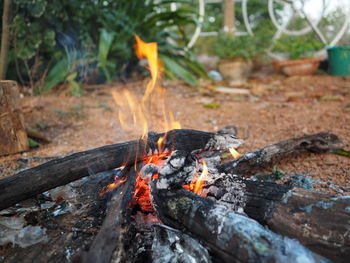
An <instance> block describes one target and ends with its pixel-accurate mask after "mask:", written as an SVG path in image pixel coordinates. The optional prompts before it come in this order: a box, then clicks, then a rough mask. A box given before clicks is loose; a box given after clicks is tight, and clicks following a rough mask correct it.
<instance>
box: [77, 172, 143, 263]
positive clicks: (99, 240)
mask: <svg viewBox="0 0 350 263" xmlns="http://www.w3.org/2000/svg"><path fill="white" fill-rule="evenodd" d="M124 170H127V171H128V178H127V181H126V182H125V183H124V184H122V185H121V186H120V187H118V188H117V189H116V190H115V191H114V192H113V195H112V198H111V200H110V202H109V203H108V207H107V212H106V217H105V219H104V221H103V224H102V226H101V229H100V231H99V233H98V234H97V235H96V237H95V239H94V241H93V243H92V245H91V246H90V249H89V251H88V252H86V253H84V254H83V255H82V262H86V263H90V262H110V261H111V259H112V256H113V254H117V257H118V258H119V259H121V258H123V257H124V258H125V256H126V255H125V251H124V247H123V240H122V237H123V234H124V232H125V231H126V230H127V223H128V216H127V214H128V211H127V205H128V203H129V202H130V201H131V200H132V194H133V190H134V186H135V179H136V172H135V170H134V168H130V169H128V168H126V169H124Z"/></svg>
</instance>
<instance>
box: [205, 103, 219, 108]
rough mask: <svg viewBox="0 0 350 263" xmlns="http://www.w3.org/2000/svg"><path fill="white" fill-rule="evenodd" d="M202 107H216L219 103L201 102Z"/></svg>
mask: <svg viewBox="0 0 350 263" xmlns="http://www.w3.org/2000/svg"><path fill="white" fill-rule="evenodd" d="M203 106H204V108H208V109H217V108H219V107H220V104H218V103H206V104H203Z"/></svg>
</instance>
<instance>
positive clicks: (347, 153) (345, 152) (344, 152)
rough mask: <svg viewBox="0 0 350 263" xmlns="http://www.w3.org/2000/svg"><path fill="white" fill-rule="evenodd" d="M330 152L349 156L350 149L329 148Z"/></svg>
mask: <svg viewBox="0 0 350 263" xmlns="http://www.w3.org/2000/svg"><path fill="white" fill-rule="evenodd" d="M331 153H334V154H337V155H341V156H345V157H348V158H350V151H347V150H344V149H336V150H331Z"/></svg>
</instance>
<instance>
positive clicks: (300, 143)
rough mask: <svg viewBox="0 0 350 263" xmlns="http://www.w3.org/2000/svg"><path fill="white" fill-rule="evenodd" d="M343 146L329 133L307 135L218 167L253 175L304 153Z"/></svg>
mask: <svg viewBox="0 0 350 263" xmlns="http://www.w3.org/2000/svg"><path fill="white" fill-rule="evenodd" d="M341 146H342V142H341V140H340V139H339V138H338V137H337V136H336V135H334V134H332V133H329V132H321V133H316V134H311V135H305V136H302V137H298V138H293V139H289V140H286V141H281V142H278V143H275V144H272V145H269V146H267V147H265V148H262V149H260V150H257V151H255V152H251V153H247V154H245V155H243V156H242V157H240V158H238V159H236V160H234V161H231V162H226V163H224V164H222V165H221V166H220V167H218V170H219V171H220V172H223V173H231V174H238V175H243V174H252V173H253V172H255V171H256V170H257V169H261V168H263V167H265V166H267V165H269V164H272V163H274V162H277V161H279V160H281V159H283V158H286V157H288V156H290V155H296V154H300V153H303V152H312V153H324V152H328V151H330V150H335V149H340V148H341Z"/></svg>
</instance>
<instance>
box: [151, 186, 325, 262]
mask: <svg viewBox="0 0 350 263" xmlns="http://www.w3.org/2000/svg"><path fill="white" fill-rule="evenodd" d="M151 193H152V196H153V204H154V207H155V209H156V212H157V213H158V216H159V218H160V219H161V220H162V221H163V222H164V223H165V224H167V225H170V226H172V227H175V228H178V229H184V230H186V231H187V233H190V234H191V235H192V236H193V237H195V238H198V239H199V240H200V241H201V243H202V244H204V245H205V246H206V247H207V248H209V250H210V252H211V253H212V255H213V257H214V258H216V259H218V262H230V263H232V262H302V261H300V259H301V258H302V259H304V260H306V261H304V262H328V261H327V260H326V259H325V258H322V257H320V256H318V255H316V254H314V253H313V252H311V251H310V250H308V249H307V248H305V247H303V246H302V245H300V244H299V243H298V242H297V241H294V240H291V239H289V238H286V237H285V238H283V237H281V236H279V235H277V234H275V233H273V232H272V231H270V230H268V229H266V228H265V227H263V226H262V225H260V224H259V223H258V222H257V221H255V220H253V219H250V218H248V217H246V216H244V215H242V214H238V213H234V212H232V211H230V209H229V208H228V207H227V206H225V205H219V204H217V203H216V202H215V201H213V200H212V199H209V198H203V197H201V196H198V195H196V194H194V193H192V192H190V191H188V190H185V189H179V190H175V189H172V190H169V189H159V188H158V186H157V180H155V181H152V182H151Z"/></svg>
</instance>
